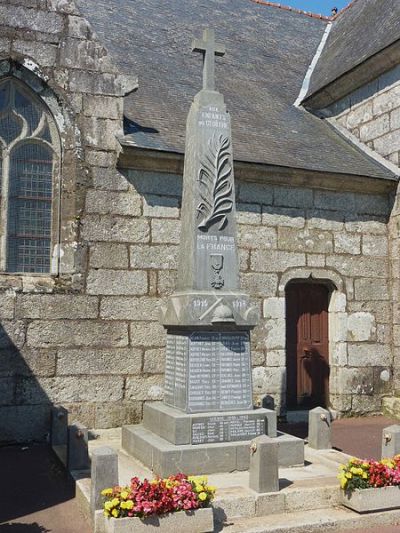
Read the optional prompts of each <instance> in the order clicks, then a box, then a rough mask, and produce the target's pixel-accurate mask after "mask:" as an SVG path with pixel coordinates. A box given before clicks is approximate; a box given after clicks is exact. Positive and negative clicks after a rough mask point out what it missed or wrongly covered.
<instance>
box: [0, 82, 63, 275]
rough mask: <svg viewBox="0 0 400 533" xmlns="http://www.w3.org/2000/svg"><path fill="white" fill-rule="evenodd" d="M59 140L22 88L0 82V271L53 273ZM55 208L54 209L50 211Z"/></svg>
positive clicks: (47, 118)
mask: <svg viewBox="0 0 400 533" xmlns="http://www.w3.org/2000/svg"><path fill="white" fill-rule="evenodd" d="M59 151H60V150H59V136H58V131H57V127H56V125H55V122H54V120H53V118H52V115H51V113H50V111H49V110H48V109H47V107H46V106H45V104H44V103H43V102H41V101H40V99H39V98H38V97H37V96H36V95H35V94H34V93H33V92H32V91H31V90H30V89H29V88H28V87H27V86H25V85H24V84H23V83H21V82H20V81H19V80H16V79H14V78H11V77H9V78H6V79H3V80H0V177H1V188H0V194H1V197H0V213H1V217H0V219H1V228H0V231H1V240H0V269H1V270H3V271H7V272H39V273H46V272H47V273H49V272H52V273H55V272H56V270H57V266H56V264H55V263H57V261H54V260H52V250H53V248H57V247H56V244H57V240H58V237H57V233H58V221H57V213H58V206H55V203H56V202H57V200H56V196H57V195H56V194H55V190H56V189H58V182H57V180H56V177H57V175H58V171H59ZM55 207H57V208H55Z"/></svg>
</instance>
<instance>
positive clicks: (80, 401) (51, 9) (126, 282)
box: [0, 0, 147, 441]
mask: <svg viewBox="0 0 400 533" xmlns="http://www.w3.org/2000/svg"><path fill="white" fill-rule="evenodd" d="M0 35H1V37H0V79H1V78H2V77H6V76H10V75H12V76H15V77H17V78H19V79H20V80H21V81H22V82H23V83H25V84H27V85H28V87H30V89H31V90H32V91H33V92H34V93H36V94H37V96H38V97H39V98H41V99H42V100H43V101H44V102H45V103H46V105H48V107H49V109H50V111H51V112H52V114H53V116H54V117H55V120H56V122H57V126H58V130H59V134H60V140H61V144H62V172H61V176H55V179H58V180H59V182H60V184H61V193H60V207H61V208H60V219H61V223H60V236H58V235H54V234H53V246H56V247H58V263H59V264H58V275H55V276H50V275H34V274H33V275H30V274H23V275H17V274H16V275H13V274H6V273H0V302H1V304H0V308H1V309H0V315H1V324H0V391H1V392H0V441H12V440H25V439H30V438H38V439H42V438H43V437H44V436H45V435H46V433H47V432H48V430H49V405H50V404H51V403H54V402H59V403H62V404H63V405H65V407H67V408H69V409H70V411H71V418H72V419H73V418H74V417H77V418H78V419H80V420H81V421H82V422H84V423H85V424H88V425H89V426H104V427H108V426H110V425H119V424H121V423H122V422H125V421H127V420H129V421H138V420H139V419H140V416H141V402H140V401H129V402H125V401H124V398H125V386H126V378H125V376H126V375H135V374H137V373H139V372H140V371H141V352H140V351H139V352H138V351H135V350H133V349H131V348H130V346H129V342H130V341H129V339H130V331H129V325H128V324H127V323H126V322H124V321H119V320H115V321H114V320H105V319H103V318H101V317H100V298H99V296H98V291H97V288H96V287H98V286H99V284H102V283H103V278H104V273H107V270H106V268H107V267H106V266H105V265H104V264H103V267H104V269H100V262H103V263H104V262H106V261H107V257H106V255H105V254H104V253H103V251H102V249H101V245H100V246H99V247H98V248H97V249H96V250H94V251H93V258H94V259H93V261H94V264H96V261H97V265H99V271H98V272H96V273H92V274H91V276H90V277H89V278H88V279H86V278H87V263H88V260H89V259H88V249H87V244H86V243H85V241H84V239H83V238H82V224H81V221H82V217H83V216H84V215H85V213H86V211H85V206H86V205H88V206H89V207H88V213H91V207H90V206H91V205H92V204H93V206H94V207H93V208H92V211H93V210H94V211H95V212H96V213H99V214H101V213H104V217H105V218H104V222H102V224H103V225H102V228H103V230H104V231H107V230H109V231H110V233H111V234H112V235H113V236H117V237H119V236H120V233H123V234H125V235H128V234H129V233H130V232H132V233H135V232H136V230H137V233H138V234H139V233H140V229H139V226H140V223H138V227H137V228H136V227H135V225H134V227H132V226H129V224H128V225H126V226H125V219H124V218H123V217H124V216H126V214H127V212H129V213H132V214H135V209H137V207H135V205H134V204H132V203H131V202H132V201H133V202H134V199H133V198H132V197H130V196H129V195H124V193H123V191H125V190H128V185H127V184H126V180H125V179H124V178H122V177H121V176H120V175H119V174H118V173H117V172H116V171H115V170H114V171H113V170H110V168H111V169H112V168H115V166H116V162H117V159H118V153H119V150H120V146H119V143H118V141H117V138H116V135H118V134H119V133H121V131H122V112H123V111H122V110H123V97H124V95H125V94H127V93H129V92H130V91H132V90H134V89H135V88H136V87H137V79H136V77H135V76H132V77H131V76H122V75H120V74H119V72H118V71H117V70H116V67H115V64H114V63H113V61H112V60H111V59H110V57H109V56H108V53H107V51H106V50H105V49H104V48H103V46H102V44H101V43H100V42H99V41H98V40H97V37H96V36H95V35H94V34H93V32H92V30H91V28H90V26H89V25H88V23H87V22H86V20H84V19H83V18H82V17H81V16H80V14H79V12H78V10H77V9H76V7H75V5H74V3H73V2H72V1H70V0H29V1H26V0H13V2H3V3H2V4H1V5H0ZM92 184H93V186H94V187H96V188H97V189H98V192H96V193H95V194H94V196H95V198H93V199H91V198H90V196H89V197H88V199H87V200H86V190H87V188H88V187H89V186H91V185H92ZM110 188H111V189H112V190H115V191H116V192H115V197H113V196H112V195H113V193H112V192H107V191H108V189H110ZM92 194H93V193H92ZM108 194H109V196H108V197H107V199H106V196H107V195H108ZM110 201H111V202H112V205H113V206H115V211H116V214H117V215H118V216H121V218H120V219H118V216H117V217H116V219H115V221H111V222H110V217H109V216H107V204H108V203H109V202H110ZM122 221H123V223H121V222H122ZM118 222H119V224H118ZM107 224H109V225H110V226H111V227H110V226H107ZM102 235H103V233H102ZM137 239H138V240H140V237H137ZM117 249H119V248H118V246H117V248H116V250H117ZM116 250H114V249H112V250H110V252H109V253H110V254H111V255H112V256H115V255H117V254H116V253H115V252H116ZM122 255H123V254H122ZM96 257H97V259H96ZM126 259H127V258H126ZM121 261H124V258H123V257H121ZM102 276H103V277H102ZM115 276H116V274H115V273H114V278H112V275H111V276H110V277H108V276H107V277H106V281H104V283H105V284H106V285H107V287H106V286H105V285H104V293H105V294H108V293H109V292H110V291H111V293H113V292H115V290H114V289H115V286H116V285H118V286H124V287H125V288H124V291H125V292H126V291H130V290H133V291H134V292H135V293H136V292H140V291H141V294H144V293H145V292H147V281H146V280H145V279H144V278H146V274H140V273H139V274H136V273H134V272H127V273H125V278H124V279H122V280H119V281H118V280H116V279H115ZM121 369H122V370H121Z"/></svg>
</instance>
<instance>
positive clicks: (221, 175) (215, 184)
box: [197, 134, 233, 231]
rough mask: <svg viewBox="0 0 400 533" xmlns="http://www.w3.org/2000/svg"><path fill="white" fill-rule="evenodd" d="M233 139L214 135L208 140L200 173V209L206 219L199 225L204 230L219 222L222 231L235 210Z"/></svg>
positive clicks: (198, 208)
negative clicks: (231, 155) (232, 175)
mask: <svg viewBox="0 0 400 533" xmlns="http://www.w3.org/2000/svg"><path fill="white" fill-rule="evenodd" d="M231 172H232V166H231V164H230V140H229V138H228V137H225V136H224V135H222V134H221V135H218V136H216V135H213V137H212V138H211V139H210V140H209V141H208V151H207V154H205V155H204V157H203V160H202V161H201V168H200V171H199V178H198V181H199V184H200V198H201V202H200V204H199V205H198V207H197V212H198V215H199V216H202V217H203V219H202V221H201V222H200V224H199V225H198V228H199V229H200V230H202V231H208V229H209V228H210V227H211V226H213V225H214V224H215V223H217V222H219V228H218V229H219V230H222V229H223V228H224V227H225V225H226V223H227V214H228V213H230V212H231V210H232V207H233V199H232V189H233V188H232V183H231V181H230V176H231Z"/></svg>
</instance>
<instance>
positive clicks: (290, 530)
mask: <svg viewBox="0 0 400 533" xmlns="http://www.w3.org/2000/svg"><path fill="white" fill-rule="evenodd" d="M399 522H400V510H395V511H382V512H379V513H368V514H367V515H359V514H358V513H355V512H354V511H349V510H347V509H344V508H343V509H340V508H336V509H317V510H313V511H310V510H307V511H299V512H290V511H287V512H285V513H282V514H274V515H270V516H262V517H254V518H238V519H236V520H234V521H233V523H232V522H230V523H229V524H227V525H224V527H223V531H224V533H321V532H322V531H323V532H326V531H332V532H339V531H344V530H346V531H347V530H351V529H356V530H357V531H364V530H365V531H367V530H369V529H370V528H373V527H374V526H375V527H377V528H382V527H383V526H389V525H397V524H399ZM393 531H394V530H393Z"/></svg>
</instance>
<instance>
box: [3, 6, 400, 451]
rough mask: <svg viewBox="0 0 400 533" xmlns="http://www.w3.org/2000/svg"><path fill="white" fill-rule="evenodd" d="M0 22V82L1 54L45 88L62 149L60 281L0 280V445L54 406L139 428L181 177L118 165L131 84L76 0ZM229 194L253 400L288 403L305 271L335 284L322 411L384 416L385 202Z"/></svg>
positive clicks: (30, 429) (100, 422)
mask: <svg viewBox="0 0 400 533" xmlns="http://www.w3.org/2000/svg"><path fill="white" fill-rule="evenodd" d="M0 28H1V32H0V35H1V37H0V69H1V70H0V73H1V75H3V74H4V73H6V72H8V71H7V68H9V65H10V63H9V60H10V59H11V60H13V61H14V62H15V64H18V65H23V67H22V68H21V69H20V70H19V76H20V78H21V79H22V80H23V81H26V82H27V83H28V84H31V86H32V88H33V90H35V89H34V87H35V86H36V85H40V83H37V84H36V85H35V82H34V80H35V77H36V79H37V80H42V81H43V82H44V84H45V85H46V94H47V96H48V100H49V102H50V103H51V105H52V106H53V107H52V110H53V113H54V114H55V118H56V120H57V121H58V124H59V129H60V135H61V140H62V144H63V157H62V159H63V169H62V180H61V182H62V191H61V202H60V204H61V244H60V255H61V259H60V272H59V275H58V276H56V277H52V276H46V275H45V276H43V275H36V276H35V275H12V274H5V273H2V274H0V318H1V329H0V440H1V441H6V440H13V439H19V440H23V439H28V438H42V437H43V436H44V435H45V433H46V432H47V431H48V429H49V405H50V404H51V403H59V404H62V405H64V406H65V407H67V408H68V409H69V410H70V412H71V419H73V418H78V419H79V420H80V421H82V422H83V423H85V424H86V425H88V426H89V427H113V426H117V425H121V424H123V423H134V422H138V421H139V420H140V418H141V415H142V405H143V402H144V401H146V400H154V399H161V398H162V384H163V365H164V344H165V332H164V330H163V328H162V327H161V326H160V325H159V323H158V308H159V306H160V303H161V302H162V298H165V297H166V296H167V295H168V294H170V293H171V292H172V290H173V288H174V283H175V276H176V265H177V257H178V253H177V252H178V245H179V232H180V222H179V216H180V202H181V183H182V178H181V176H177V175H173V174H167V173H157V174H155V173H151V172H142V171H140V170H129V171H124V172H122V173H119V172H117V171H116V170H115V166H116V163H117V160H118V154H119V150H120V148H119V144H118V142H117V139H116V135H118V134H119V133H121V128H122V107H123V96H124V95H125V93H127V92H129V91H131V90H133V89H134V88H135V86H136V82H135V80H134V79H132V78H129V77H126V76H121V75H120V74H119V73H118V72H116V70H115V66H114V65H113V63H112V62H111V61H110V59H109V57H108V55H107V52H106V51H105V50H104V49H103V47H102V46H101V44H100V43H99V42H98V41H97V39H96V37H95V36H94V35H93V34H92V32H91V29H90V27H89V26H88V25H87V23H86V22H85V21H84V20H83V19H82V18H81V17H80V16H79V13H78V12H77V11H76V10H75V8H74V6H73V4H72V3H71V2H69V1H68V0H28V1H27V0H13V2H12V3H11V2H8V3H3V4H1V5H0ZM7 65H8V66H7ZM237 192H238V201H239V205H238V222H239V245H240V260H241V277H242V285H243V288H244V289H246V290H248V291H249V292H250V293H251V295H252V296H253V298H254V299H255V300H256V301H257V302H258V305H259V308H260V314H261V317H262V318H261V322H260V325H259V326H258V327H257V328H256V330H255V331H254V334H253V337H252V339H253V366H254V370H253V373H254V393H255V399H256V400H260V399H261V398H262V397H263V396H265V395H269V396H271V397H272V398H273V399H274V400H275V403H276V405H277V407H278V408H283V403H284V402H283V398H284V391H285V351H284V348H285V306H284V291H285V284H286V283H287V282H288V281H290V279H305V278H308V277H309V275H310V274H313V275H314V276H315V277H316V278H317V279H318V278H320V279H322V280H330V281H331V282H332V283H333V285H334V286H335V287H336V289H335V291H334V293H333V294H332V298H331V305H330V326H331V327H330V329H331V333H332V337H331V345H332V346H331V354H330V357H331V399H332V401H333V405H334V407H335V408H337V409H339V410H341V411H343V412H348V411H349V410H352V411H353V412H376V411H379V409H380V398H381V395H382V394H383V393H384V392H387V390H388V389H385V385H384V383H383V382H382V381H381V380H380V378H379V376H380V372H381V370H383V369H386V368H388V367H390V366H391V364H392V351H391V349H392V330H391V327H390V324H391V317H392V308H391V305H390V298H391V290H392V289H391V281H390V279H391V278H390V271H389V260H388V233H387V225H386V224H387V220H388V215H389V211H390V207H391V206H390V204H389V199H388V198H387V197H385V196H379V195H375V194H366V192H367V191H366V190H364V191H363V192H362V193H361V192H360V193H354V192H345V191H342V192H340V193H337V192H333V191H328V190H322V189H311V188H307V187H304V188H295V187H290V188H289V187H284V186H279V185H276V184H275V185H274V184H273V183H272V182H271V183H269V182H268V181H265V183H264V184H262V185H261V184H255V183H254V184H252V183H247V182H245V181H239V182H238V191H237ZM399 323H400V322H399ZM396 335H397V337H399V338H400V335H398V332H397V333H396ZM397 337H396V338H397Z"/></svg>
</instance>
